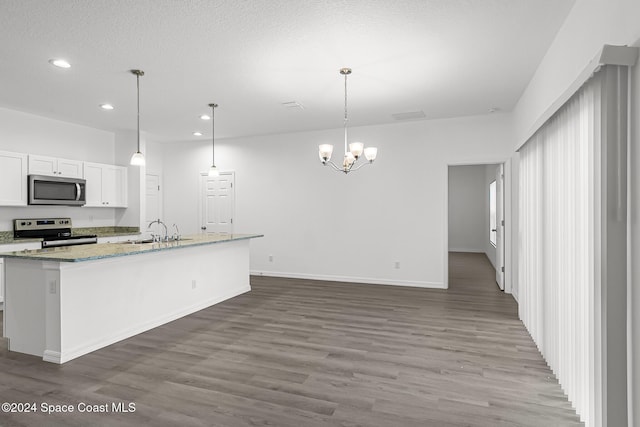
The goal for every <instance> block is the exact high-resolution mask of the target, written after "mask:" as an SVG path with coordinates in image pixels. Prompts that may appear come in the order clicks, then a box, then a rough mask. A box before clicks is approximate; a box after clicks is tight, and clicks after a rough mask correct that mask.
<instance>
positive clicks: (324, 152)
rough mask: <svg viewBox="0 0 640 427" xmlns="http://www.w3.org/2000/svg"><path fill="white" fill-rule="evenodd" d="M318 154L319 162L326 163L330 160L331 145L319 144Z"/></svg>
mask: <svg viewBox="0 0 640 427" xmlns="http://www.w3.org/2000/svg"><path fill="white" fill-rule="evenodd" d="M318 152H319V154H320V160H322V162H323V163H324V162H326V161H329V160H331V154H332V153H333V145H331V144H321V145H320V146H318Z"/></svg>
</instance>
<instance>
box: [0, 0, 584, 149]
mask: <svg viewBox="0 0 640 427" xmlns="http://www.w3.org/2000/svg"><path fill="white" fill-rule="evenodd" d="M573 3H574V0H348V1H347V0H323V1H310V0H251V1H245V0H188V1H187V0H183V1H178V0H135V1H134V0H91V1H87V0H46V1H43V0H0V53H1V54H2V56H3V59H2V63H1V65H0V82H1V83H0V105H1V106H4V107H7V108H13V109H17V110H21V111H26V112H31V113H34V114H39V115H43V116H47V117H51V118H56V119H61V120H65V121H70V122H74V123H80V124H84V125H87V126H92V127H96V128H100V129H106V130H114V131H115V130H121V129H135V127H136V92H135V90H136V89H135V76H134V75H132V74H130V73H129V71H128V70H130V69H132V68H139V69H142V70H144V71H145V73H146V75H145V76H144V77H142V78H141V80H140V87H141V110H142V112H141V128H142V130H143V131H144V132H147V133H148V134H149V136H150V138H151V139H154V140H158V141H166V140H174V141H175V140H185V141H187V140H193V139H198V137H194V136H192V135H191V133H192V132H193V131H196V130H200V131H202V132H203V133H204V136H202V137H200V138H201V139H202V138H205V139H206V138H208V137H209V138H210V135H211V124H210V122H203V121H202V120H200V119H199V118H198V117H199V115H200V114H203V113H207V112H208V111H210V110H209V108H208V107H207V104H209V103H210V102H216V103H218V104H220V107H219V108H218V109H217V110H216V137H217V138H219V137H235V136H244V135H257V134H268V133H281V132H295V131H304V130H314V129H326V128H336V127H340V126H341V125H342V115H343V96H344V94H343V90H344V86H343V80H342V76H340V75H339V74H338V70H339V68H341V67H345V66H346V67H351V68H353V74H352V75H351V76H350V77H349V118H350V125H351V126H357V125H367V124H380V123H392V122H395V120H394V118H393V117H392V115H393V114H398V113H407V112H415V111H424V113H425V115H426V118H427V119H430V118H443V117H454V116H465V115H475V114H488V110H489V109H491V108H496V107H497V108H499V109H501V110H504V111H508V110H511V109H512V108H513V106H514V105H515V103H516V101H517V100H518V98H519V97H520V95H521V93H522V92H523V90H524V89H525V87H526V85H527V83H528V81H529V79H530V78H531V76H532V75H533V73H534V71H535V69H536V67H537V65H538V63H539V62H540V60H541V59H542V57H543V56H544V54H545V52H546V50H547V48H548V46H549V45H550V43H551V41H552V40H553V38H554V37H555V34H556V33H557V31H558V29H559V28H560V26H561V24H562V22H563V21H564V19H565V17H566V15H567V14H568V12H569V10H570V8H571V6H572V5H573ZM58 57H60V58H65V59H67V60H68V61H69V62H70V63H71V64H72V68H70V69H67V70H63V69H58V68H55V67H53V66H51V65H50V64H49V63H48V62H47V61H48V60H49V59H51V58H58ZM289 101H296V102H298V103H300V104H302V105H303V106H304V109H291V108H285V107H283V106H282V105H281V104H282V103H285V102H289ZM105 102H108V103H112V104H113V105H114V106H115V110H113V111H103V110H101V109H100V108H98V105H99V104H101V103H105Z"/></svg>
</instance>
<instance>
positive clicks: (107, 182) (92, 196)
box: [84, 162, 127, 208]
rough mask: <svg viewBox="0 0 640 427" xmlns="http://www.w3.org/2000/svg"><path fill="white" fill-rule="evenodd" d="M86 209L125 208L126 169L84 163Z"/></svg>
mask: <svg viewBox="0 0 640 427" xmlns="http://www.w3.org/2000/svg"><path fill="white" fill-rule="evenodd" d="M84 179H86V180H87V184H86V187H85V191H86V198H87V204H86V205H85V206H87V207H101V208H126V207H127V168H126V167H123V166H114V165H107V164H102V163H89V162H84Z"/></svg>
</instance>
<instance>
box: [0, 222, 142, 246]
mask: <svg viewBox="0 0 640 427" xmlns="http://www.w3.org/2000/svg"><path fill="white" fill-rule="evenodd" d="M138 233H140V228H139V227H113V226H107V227H78V228H72V229H71V234H72V235H87V234H95V235H96V236H98V237H108V236H118V235H127V234H138ZM40 240H42V239H17V240H15V239H14V238H13V230H9V231H0V245H3V244H5V245H6V244H11V243H18V242H33V241H36V242H37V241H40Z"/></svg>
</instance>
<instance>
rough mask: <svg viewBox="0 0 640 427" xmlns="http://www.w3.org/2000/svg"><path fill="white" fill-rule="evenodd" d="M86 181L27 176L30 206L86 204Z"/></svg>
mask: <svg viewBox="0 0 640 427" xmlns="http://www.w3.org/2000/svg"><path fill="white" fill-rule="evenodd" d="M85 185H86V180H84V179H80V178H63V177H57V176H45V175H29V204H30V205H66V206H82V205H84V204H85V203H86V197H85Z"/></svg>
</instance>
